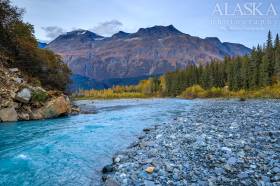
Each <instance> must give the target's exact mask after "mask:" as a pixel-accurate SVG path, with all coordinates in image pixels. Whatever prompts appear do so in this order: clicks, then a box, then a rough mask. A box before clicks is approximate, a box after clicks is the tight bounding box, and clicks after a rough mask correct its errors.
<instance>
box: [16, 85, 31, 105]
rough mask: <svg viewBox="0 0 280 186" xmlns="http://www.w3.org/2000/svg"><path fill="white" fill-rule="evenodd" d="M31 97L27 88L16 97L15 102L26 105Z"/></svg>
mask: <svg viewBox="0 0 280 186" xmlns="http://www.w3.org/2000/svg"><path fill="white" fill-rule="evenodd" d="M31 97H32V92H31V90H30V89H28V88H24V89H22V90H21V91H19V92H18V93H17V95H16V100H17V101H19V102H22V103H28V102H29V101H30V99H31Z"/></svg>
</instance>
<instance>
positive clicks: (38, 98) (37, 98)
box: [32, 90, 48, 102]
mask: <svg viewBox="0 0 280 186" xmlns="http://www.w3.org/2000/svg"><path fill="white" fill-rule="evenodd" d="M47 99H48V93H47V92H44V91H41V90H37V91H33V92H32V102H45V101H46V100H47Z"/></svg>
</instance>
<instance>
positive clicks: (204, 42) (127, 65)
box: [47, 25, 251, 81]
mask: <svg viewBox="0 0 280 186" xmlns="http://www.w3.org/2000/svg"><path fill="white" fill-rule="evenodd" d="M47 48H49V49H51V50H53V51H54V52H56V53H58V54H60V55H62V56H63V59H64V62H65V63H66V64H68V66H69V67H70V69H71V70H72V72H73V73H74V74H78V75H80V76H83V77H88V78H90V79H94V80H97V81H106V80H108V79H116V78H117V79H122V78H136V77H143V76H152V75H158V74H163V73H166V72H169V71H174V70H176V69H181V68H184V67H186V66H187V65H189V64H197V63H202V64H205V63H208V62H210V61H211V59H222V58H223V57H224V56H237V55H245V54H248V53H249V52H250V51H251V49H249V48H247V47H245V46H243V45H241V44H235V43H227V42H225V43H223V42H221V41H220V40H219V39H218V38H215V37H208V38H205V39H202V38H199V37H194V36H191V35H188V34H185V33H182V32H180V31H179V30H177V29H176V28H175V27H174V26H173V25H170V26H154V27H150V28H140V29H139V30H138V31H137V32H136V33H126V32H122V31H121V32H118V33H116V34H114V35H113V36H112V37H103V36H100V35H97V34H95V33H92V32H90V31H87V30H76V31H72V32H68V33H66V34H63V35H61V36H59V37H58V38H56V39H55V40H54V41H52V42H51V43H49V44H48V46H47Z"/></svg>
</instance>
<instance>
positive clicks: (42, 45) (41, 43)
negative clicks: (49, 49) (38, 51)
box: [38, 42, 47, 48]
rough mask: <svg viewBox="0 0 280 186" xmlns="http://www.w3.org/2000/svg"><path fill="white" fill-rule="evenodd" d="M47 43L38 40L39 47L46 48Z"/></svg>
mask: <svg viewBox="0 0 280 186" xmlns="http://www.w3.org/2000/svg"><path fill="white" fill-rule="evenodd" d="M46 46H47V43H43V42H38V47H39V48H46Z"/></svg>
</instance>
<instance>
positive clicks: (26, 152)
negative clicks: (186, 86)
mask: <svg viewBox="0 0 280 186" xmlns="http://www.w3.org/2000/svg"><path fill="white" fill-rule="evenodd" d="M193 103H194V101H188V100H182V99H143V100H142V99H125V100H107V101H94V102H93V101H78V102H77V104H78V105H81V106H82V107H87V108H89V109H92V110H96V113H95V114H80V115H77V116H71V117H64V118H58V119H51V120H43V121H28V122H15V123H7V124H1V125H0V185H8V186H13V185H32V186H37V185H46V186H51V185H52V186H53V185H73V186H74V185H75V186H77V185H99V184H100V180H101V176H102V175H101V172H100V170H101V169H102V167H103V166H104V165H106V164H109V163H111V158H112V156H113V155H114V154H115V153H116V152H117V151H119V150H123V149H125V148H126V147H127V146H128V145H129V144H130V143H132V142H133V141H134V140H136V139H137V136H138V135H139V134H141V132H142V130H143V128H145V127H149V126H153V125H155V124H168V122H170V121H172V120H173V119H174V118H176V117H180V116H181V115H183V114H184V113H185V112H187V111H188V110H189V109H190V108H191V106H192V105H193Z"/></svg>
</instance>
